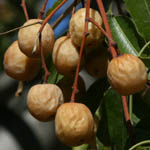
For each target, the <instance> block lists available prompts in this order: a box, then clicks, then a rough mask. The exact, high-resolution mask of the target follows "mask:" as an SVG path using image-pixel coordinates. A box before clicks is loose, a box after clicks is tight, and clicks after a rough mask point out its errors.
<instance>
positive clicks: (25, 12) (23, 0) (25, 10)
mask: <svg viewBox="0 0 150 150" xmlns="http://www.w3.org/2000/svg"><path fill="white" fill-rule="evenodd" d="M21 6H22V8H23V11H24V14H25V17H26V20H29V15H28V11H27V7H26V2H25V0H22V3H21Z"/></svg>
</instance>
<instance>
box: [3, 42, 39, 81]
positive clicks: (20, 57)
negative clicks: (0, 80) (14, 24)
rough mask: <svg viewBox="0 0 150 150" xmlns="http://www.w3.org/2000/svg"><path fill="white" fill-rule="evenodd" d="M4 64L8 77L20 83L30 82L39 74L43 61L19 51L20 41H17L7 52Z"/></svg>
mask: <svg viewBox="0 0 150 150" xmlns="http://www.w3.org/2000/svg"><path fill="white" fill-rule="evenodd" d="M3 64H4V70H5V72H6V73H7V74H8V76H10V77H12V78H14V79H16V80H20V81H30V80H32V79H33V78H34V77H35V76H36V75H37V74H38V72H39V70H40V66H41V65H40V64H41V61H40V59H37V58H29V57H27V56H26V55H24V54H23V53H22V52H21V51H20V49H19V46H18V41H15V42H13V43H12V44H11V45H10V46H9V48H8V49H7V50H6V52H5V54H4V61H3Z"/></svg>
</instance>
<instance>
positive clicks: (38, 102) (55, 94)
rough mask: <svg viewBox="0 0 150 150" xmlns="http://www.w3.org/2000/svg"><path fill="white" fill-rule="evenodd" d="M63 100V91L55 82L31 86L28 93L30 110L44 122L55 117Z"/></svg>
mask: <svg viewBox="0 0 150 150" xmlns="http://www.w3.org/2000/svg"><path fill="white" fill-rule="evenodd" d="M63 102H64V98H63V94H62V91H61V90H60V88H59V87H58V86H56V85H54V84H37V85H35V86H33V87H31V89H30V90H29V92H28V95H27V106H28V110H29V111H30V113H31V114H32V115H33V116H34V117H35V118H36V119H38V120H40V121H44V122H46V121H50V120H52V119H54V116H55V113H56V111H57V109H58V107H59V106H60V105H61V104H62V103H63Z"/></svg>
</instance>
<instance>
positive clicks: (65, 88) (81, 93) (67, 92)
mask: <svg viewBox="0 0 150 150" xmlns="http://www.w3.org/2000/svg"><path fill="white" fill-rule="evenodd" d="M73 83H74V78H72V77H70V78H69V77H64V78H63V79H62V80H60V81H59V82H58V83H57V85H58V86H59V87H60V88H61V90H62V92H63V95H64V100H65V101H66V102H67V101H70V98H71V95H72V90H73V89H72V86H73ZM85 94H86V89H85V84H84V81H83V79H82V78H81V77H80V76H79V80H78V93H77V94H76V99H77V100H82V99H83V98H85Z"/></svg>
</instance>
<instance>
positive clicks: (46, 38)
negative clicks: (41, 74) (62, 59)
mask: <svg viewBox="0 0 150 150" xmlns="http://www.w3.org/2000/svg"><path fill="white" fill-rule="evenodd" d="M41 21H42V20H40V19H30V20H28V21H27V22H25V23H24V25H23V26H26V25H30V24H34V23H36V22H41ZM40 27H41V23H38V24H34V25H31V26H28V27H25V28H22V29H20V30H19V33H18V42H19V47H20V49H21V51H22V52H23V53H24V54H26V55H27V56H28V57H40V50H39V45H37V48H36V50H35V52H34V53H33V52H32V51H33V47H34V45H35V41H36V39H37V38H38V32H39V29H40ZM41 42H42V50H43V52H44V56H48V54H49V53H50V52H51V51H52V48H53V45H54V32H53V30H52V28H51V26H50V25H49V24H48V23H47V24H46V25H45V27H44V29H43V31H42V40H41ZM38 44H39V43H38Z"/></svg>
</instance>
